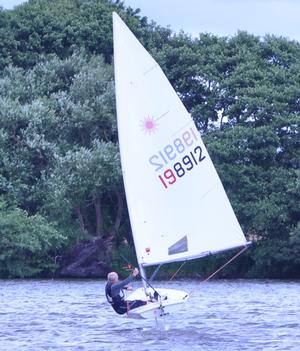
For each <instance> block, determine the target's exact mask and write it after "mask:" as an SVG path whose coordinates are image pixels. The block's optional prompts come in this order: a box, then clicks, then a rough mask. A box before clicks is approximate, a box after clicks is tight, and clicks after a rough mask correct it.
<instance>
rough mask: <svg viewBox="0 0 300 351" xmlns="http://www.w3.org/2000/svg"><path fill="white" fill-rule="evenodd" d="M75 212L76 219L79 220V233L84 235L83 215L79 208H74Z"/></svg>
mask: <svg viewBox="0 0 300 351" xmlns="http://www.w3.org/2000/svg"><path fill="white" fill-rule="evenodd" d="M75 212H76V214H77V217H78V219H79V226H80V229H81V231H82V232H83V233H84V232H85V225H84V219H83V215H82V213H81V209H80V206H79V205H78V206H76V207H75Z"/></svg>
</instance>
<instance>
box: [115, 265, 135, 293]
mask: <svg viewBox="0 0 300 351" xmlns="http://www.w3.org/2000/svg"><path fill="white" fill-rule="evenodd" d="M138 274H139V270H138V269H137V268H135V269H134V270H133V271H132V273H131V274H130V275H129V276H128V277H127V278H126V279H124V280H122V281H121V282H120V283H117V284H113V285H112V286H111V292H112V295H114V293H115V292H117V293H119V291H120V290H121V289H123V288H124V287H125V286H126V285H127V284H129V283H131V282H132V281H133V279H134V278H135V277H136V276H137V275H138Z"/></svg>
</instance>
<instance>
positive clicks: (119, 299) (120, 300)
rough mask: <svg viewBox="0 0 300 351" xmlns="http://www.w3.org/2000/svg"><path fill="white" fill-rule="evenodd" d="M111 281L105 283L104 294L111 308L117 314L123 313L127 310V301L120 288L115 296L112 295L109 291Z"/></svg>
mask: <svg viewBox="0 0 300 351" xmlns="http://www.w3.org/2000/svg"><path fill="white" fill-rule="evenodd" d="M111 286H112V283H107V284H106V286H105V295H106V299H107V301H108V302H109V303H110V304H111V306H112V308H113V309H114V310H115V311H116V312H117V313H119V314H124V313H126V312H127V310H128V306H127V302H126V301H125V293H124V291H123V289H121V291H120V293H119V294H118V295H117V296H112V293H111Z"/></svg>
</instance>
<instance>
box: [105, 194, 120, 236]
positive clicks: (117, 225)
mask: <svg viewBox="0 0 300 351" xmlns="http://www.w3.org/2000/svg"><path fill="white" fill-rule="evenodd" d="M114 193H115V195H116V197H117V214H116V219H115V223H114V225H113V227H112V228H111V230H110V231H109V237H112V238H114V237H115V236H116V235H117V232H118V230H119V228H120V224H121V220H122V215H123V210H124V202H123V198H122V195H121V194H120V192H119V191H117V190H115V191H114Z"/></svg>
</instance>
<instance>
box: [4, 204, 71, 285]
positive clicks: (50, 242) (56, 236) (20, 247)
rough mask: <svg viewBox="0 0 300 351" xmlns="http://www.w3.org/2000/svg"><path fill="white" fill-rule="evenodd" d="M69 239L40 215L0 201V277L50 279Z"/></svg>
mask: <svg viewBox="0 0 300 351" xmlns="http://www.w3.org/2000/svg"><path fill="white" fill-rule="evenodd" d="M65 240H66V238H65V237H64V236H63V235H62V234H61V233H60V232H59V231H58V230H57V229H56V228H55V226H54V225H52V224H49V223H48V221H47V220H46V219H45V218H43V217H42V216H40V215H35V216H28V213H27V212H26V211H23V210H21V209H19V208H16V207H10V206H8V205H7V204H6V203H5V202H4V201H3V200H0V276H1V277H19V278H24V277H32V276H41V275H43V274H44V275H49V274H50V273H51V272H54V270H55V269H56V268H57V265H56V262H55V256H56V254H57V252H58V250H59V248H60V247H61V246H63V245H64V243H65Z"/></svg>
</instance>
